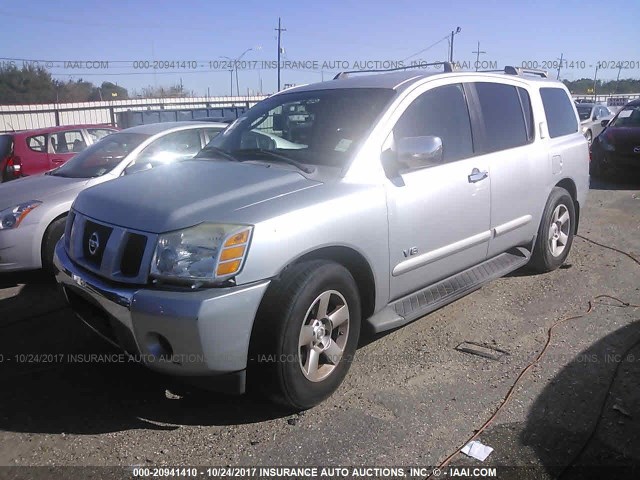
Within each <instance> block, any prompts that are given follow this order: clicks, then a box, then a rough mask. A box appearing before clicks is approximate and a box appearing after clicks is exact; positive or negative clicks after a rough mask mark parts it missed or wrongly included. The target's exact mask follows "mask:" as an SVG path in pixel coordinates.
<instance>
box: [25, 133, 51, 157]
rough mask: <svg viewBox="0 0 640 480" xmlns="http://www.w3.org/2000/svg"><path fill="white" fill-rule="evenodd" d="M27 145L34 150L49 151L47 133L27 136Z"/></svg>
mask: <svg viewBox="0 0 640 480" xmlns="http://www.w3.org/2000/svg"><path fill="white" fill-rule="evenodd" d="M27 147H29V148H30V149H31V150H33V151H34V152H41V153H45V152H46V151H47V137H46V136H45V135H36V136H35V137H28V138H27Z"/></svg>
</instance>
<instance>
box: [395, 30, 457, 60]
mask: <svg viewBox="0 0 640 480" xmlns="http://www.w3.org/2000/svg"><path fill="white" fill-rule="evenodd" d="M445 40H449V35H445V36H444V37H443V38H441V39H440V40H438V41H437V42H434V43H432V44H431V45H429V46H428V47H427V48H423V49H422V50H420V51H418V52H416V53H414V54H412V55H409V56H408V57H407V58H403V59H402V61H403V62H405V61H407V60H409V59H410V58H413V57H416V56H418V55H420V54H421V53H424V52H426V51H427V50H429V49H431V48H433V47H435V46H436V45H438V44H439V43H442V42H444V41H445Z"/></svg>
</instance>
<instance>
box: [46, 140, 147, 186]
mask: <svg viewBox="0 0 640 480" xmlns="http://www.w3.org/2000/svg"><path fill="white" fill-rule="evenodd" d="M147 138H149V135H144V134H141V133H114V134H112V135H108V136H106V137H104V138H103V139H102V140H100V141H98V143H95V144H93V145H91V146H90V147H89V148H87V149H86V150H84V151H82V152H80V153H79V154H77V155H76V156H74V157H73V158H71V160H69V161H68V162H66V163H65V164H64V165H62V166H61V167H60V168H58V169H56V170H54V171H53V172H51V175H55V176H58V177H71V178H91V177H100V176H102V175H104V174H105V173H108V172H110V171H111V170H113V169H114V168H115V167H116V166H117V165H118V164H119V163H120V162H121V161H122V160H123V159H124V158H125V157H126V156H127V155H129V153H131V151H132V150H133V149H134V148H136V147H137V146H138V145H140V144H141V143H142V142H143V141H144V140H146V139H147Z"/></svg>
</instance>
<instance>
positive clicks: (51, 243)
mask: <svg viewBox="0 0 640 480" xmlns="http://www.w3.org/2000/svg"><path fill="white" fill-rule="evenodd" d="M66 222H67V217H66V216H65V217H62V218H59V219H57V220H54V221H53V222H51V225H49V226H48V227H47V230H46V231H45V232H44V237H43V239H42V253H41V255H42V269H43V270H45V271H46V272H48V273H54V272H55V269H54V266H53V253H54V252H55V249H56V243H58V240H60V238H61V237H62V234H63V233H64V226H65V224H66Z"/></svg>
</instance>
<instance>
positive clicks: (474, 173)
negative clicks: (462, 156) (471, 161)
mask: <svg viewBox="0 0 640 480" xmlns="http://www.w3.org/2000/svg"><path fill="white" fill-rule="evenodd" d="M488 176H489V172H487V171H486V170H485V171H483V172H481V171H480V170H478V169H477V168H474V169H473V170H471V175H469V177H468V178H469V183H476V182H479V181H480V180H484V179H485V178H487V177H488Z"/></svg>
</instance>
